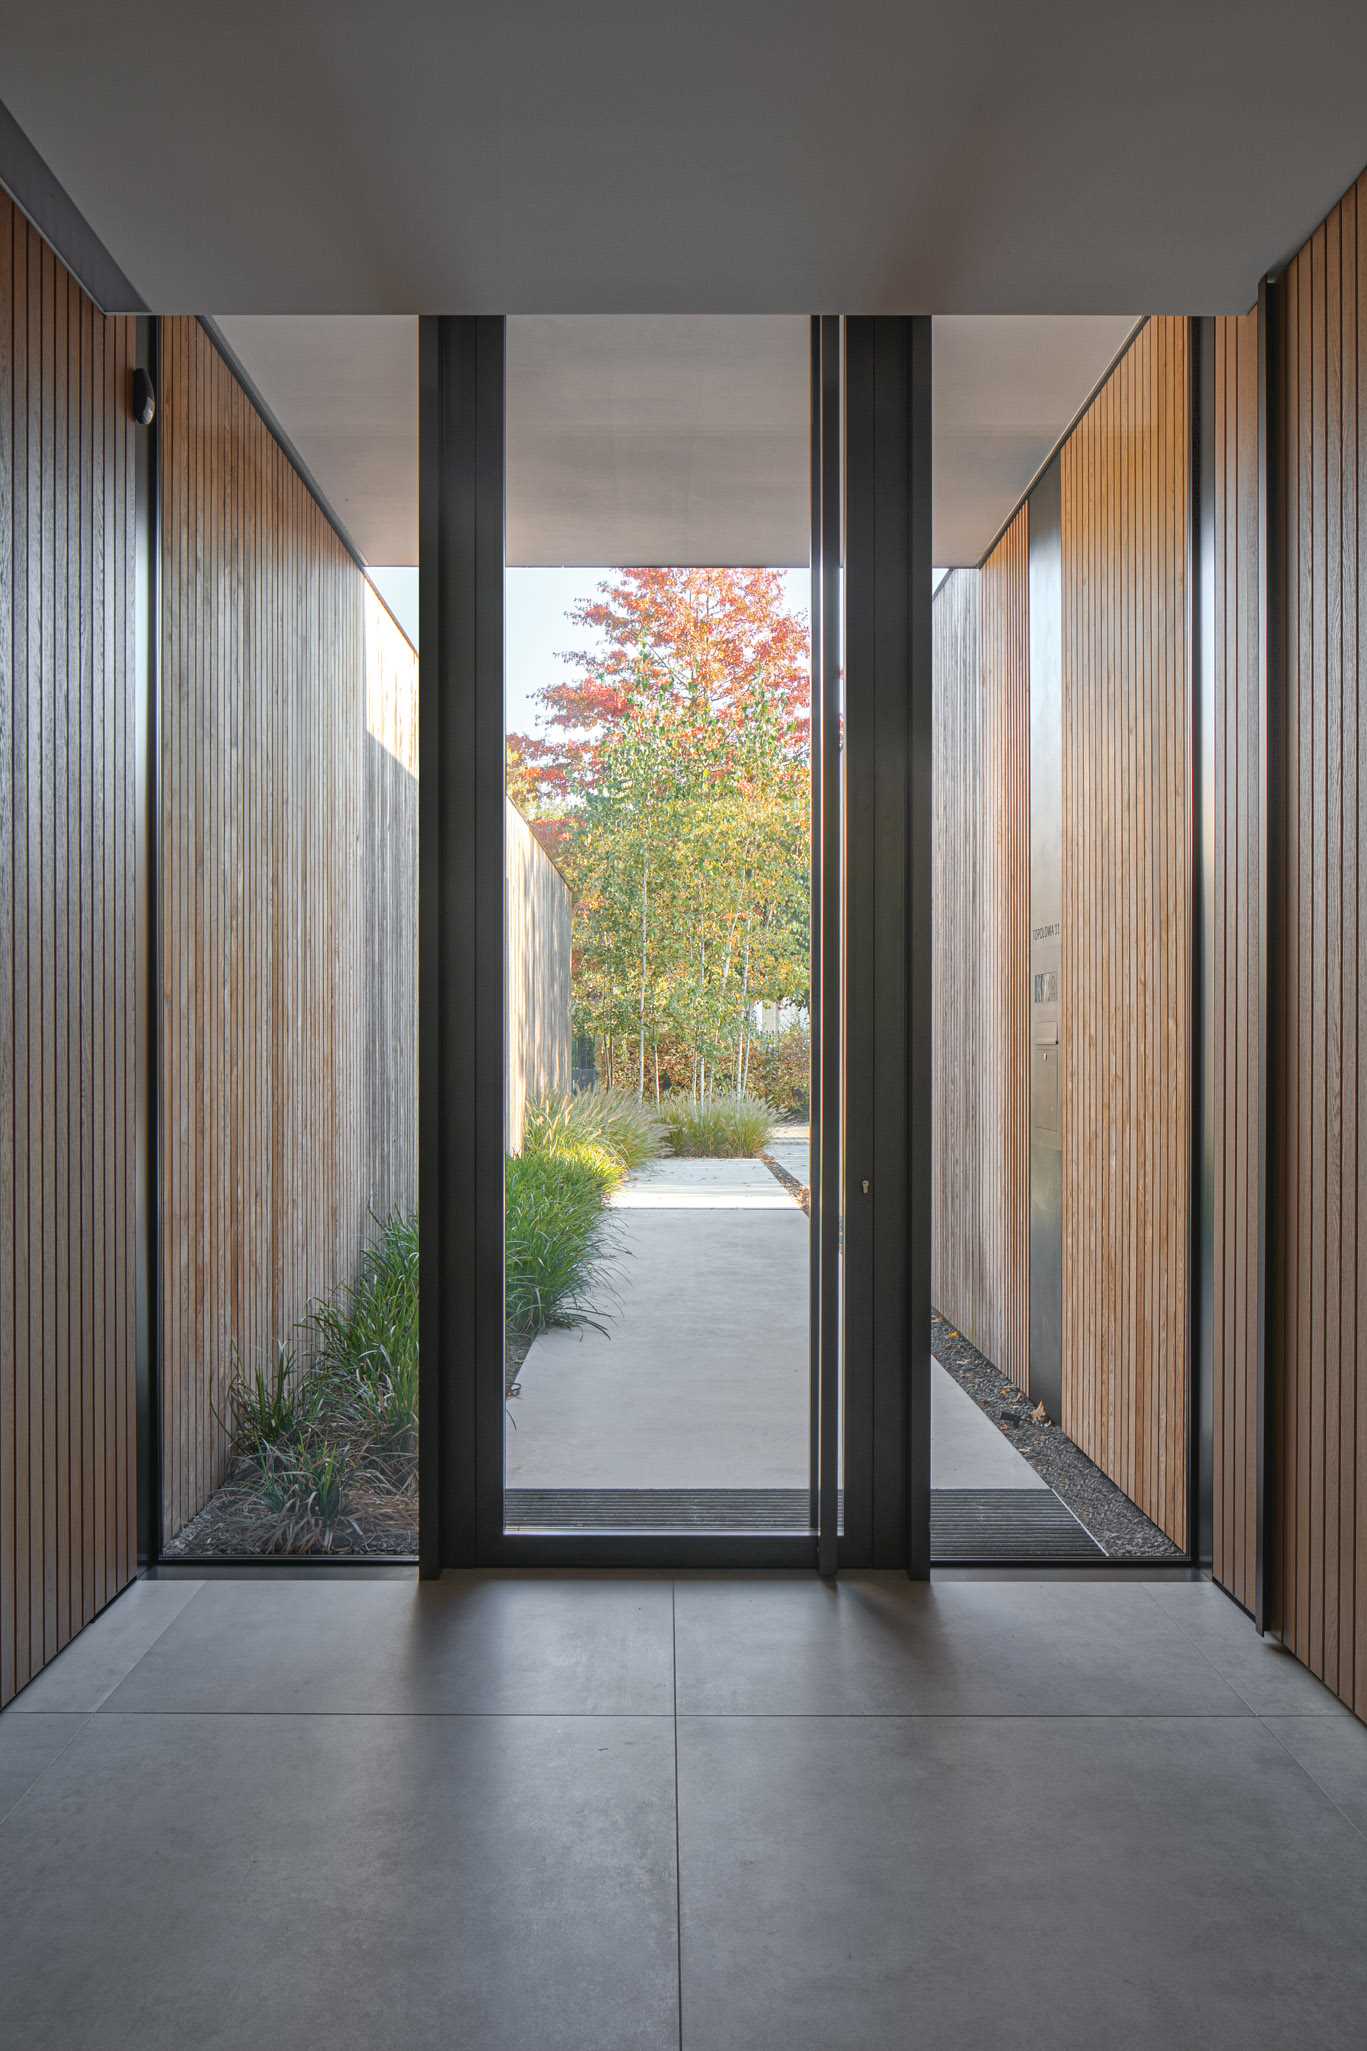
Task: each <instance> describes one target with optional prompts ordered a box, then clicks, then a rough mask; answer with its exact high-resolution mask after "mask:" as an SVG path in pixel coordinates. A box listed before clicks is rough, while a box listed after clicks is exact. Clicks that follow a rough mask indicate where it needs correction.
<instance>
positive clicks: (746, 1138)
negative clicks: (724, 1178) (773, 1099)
mask: <svg viewBox="0 0 1367 2051" xmlns="http://www.w3.org/2000/svg"><path fill="white" fill-rule="evenodd" d="M660 1115H661V1117H662V1118H663V1119H664V1122H665V1125H666V1127H667V1128H668V1132H669V1145H670V1150H671V1152H673V1153H675V1154H678V1155H682V1156H683V1157H684V1158H685V1159H689V1160H701V1159H704V1158H711V1159H713V1160H740V1159H749V1158H753V1157H754V1156H755V1155H756V1154H762V1153H763V1152H764V1150H765V1148H766V1147H767V1146H768V1144H769V1140H770V1137H771V1135H772V1133H773V1130H774V1125H775V1123H776V1122H777V1119H776V1113H775V1111H774V1107H773V1105H772V1104H766V1103H765V1101H764V1099H763V1097H750V1096H744V1095H742V1096H718V1097H704V1098H703V1100H702V1102H701V1103H699V1102H697V1101H696V1100H695V1099H694V1098H692V1097H684V1096H678V1097H674V1096H670V1097H666V1098H665V1100H664V1102H663V1104H662V1105H661V1106H660Z"/></svg>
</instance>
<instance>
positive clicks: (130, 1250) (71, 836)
mask: <svg viewBox="0 0 1367 2051" xmlns="http://www.w3.org/2000/svg"><path fill="white" fill-rule="evenodd" d="M133 348H134V330H133V324H132V322H131V321H128V320H122V319H118V320H115V319H106V318H105V317H104V316H103V315H102V314H101V313H100V312H99V311H98V310H97V309H96V307H95V306H94V304H93V302H92V301H91V300H90V299H88V298H87V297H86V295H85V293H84V292H83V291H82V290H81V288H80V286H79V285H78V284H77V283H76V281H75V279H74V278H73V277H72V276H71V274H70V273H69V272H68V271H67V270H66V269H65V267H64V266H63V265H62V264H61V263H60V262H59V261H58V259H57V258H56V257H55V256H54V255H53V252H52V250H51V249H50V248H49V247H48V245H47V244H46V243H45V242H44V241H43V240H42V238H41V237H40V236H39V235H38V234H37V232H36V231H35V230H34V229H33V228H32V227H30V226H29V224H28V222H27V221H26V220H25V219H24V217H23V215H22V214H20V213H19V212H18V210H17V209H16V208H15V207H14V206H13V205H12V203H11V202H10V200H9V199H8V198H7V197H6V196H5V195H4V194H3V193H0V1188H2V1189H3V1199H2V1201H0V1703H4V1702H6V1701H8V1700H9V1699H10V1698H11V1696H13V1695H14V1694H15V1693H16V1692H17V1691H18V1690H19V1689H20V1688H22V1687H23V1686H24V1685H25V1683H26V1682H27V1681H29V1680H31V1679H32V1677H33V1676H34V1674H36V1673H37V1672H38V1671H39V1670H40V1668H41V1667H43V1666H44V1665H45V1664H46V1662H47V1661H49V1660H50V1659H52V1658H53V1657H54V1656H55V1655H56V1654H57V1653H58V1652H60V1650H61V1649H62V1647H63V1646H64V1645H65V1644H66V1643H67V1642H68V1641H69V1640H70V1639H71V1638H72V1637H74V1636H75V1634H76V1632H77V1631H79V1630H80V1629H81V1627H82V1626H83V1625H84V1624H87V1623H89V1622H90V1620H91V1618H92V1617H93V1616H94V1615H95V1614H96V1612H97V1611H98V1610H99V1609H101V1608H102V1607H103V1606H104V1604H105V1603H107V1602H109V1601H110V1600H111V1598H112V1597H113V1596H115V1595H116V1594H117V1593H118V1592H119V1590H120V1589H121V1588H123V1587H124V1586H125V1585H126V1584H127V1583H128V1582H129V1581H130V1580H131V1579H132V1578H133V1575H134V1573H135V1572H136V1570H137V1505H136V1483H135V1455H136V1390H135V1351H134V1349H135V1344H136V1323H135V1320H136V1303H135V1292H134V1276H135V1271H136V1256H135V1250H134V1243H135V1238H136V1220H135V1211H134V1202H135V1189H134V1164H135V1158H136V1136H135V1132H134V1128H133V1103H134V1088H133V1081H134V1062H135V1058H136V1040H135V1032H134V1025H135V1003H136V992H135V984H134V978H135V961H136V943H135V925H136V900H135V874H134V823H135V815H134V794H135V787H134V776H135V752H136V751H135V736H136V700H135V685H136V671H135V659H134V631H133V630H134V589H135V576H134V570H135V561H134V535H135V531H136V520H135V472H134V441H133V437H134V435H135V433H136V431H137V430H136V429H134V427H133V426H132V423H131V420H130V418H129V405H128V393H129V379H130V375H131V369H132V364H133Z"/></svg>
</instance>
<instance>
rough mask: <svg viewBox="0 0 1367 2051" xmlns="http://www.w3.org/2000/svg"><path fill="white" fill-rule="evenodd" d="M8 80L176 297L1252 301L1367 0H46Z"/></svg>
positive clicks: (896, 308) (545, 306) (738, 304)
mask: <svg viewBox="0 0 1367 2051" xmlns="http://www.w3.org/2000/svg"><path fill="white" fill-rule="evenodd" d="M3 47H4V67H3V72H4V75H3V85H2V86H0V92H3V96H4V99H5V101H6V103H7V104H8V105H9V107H10V109H11V111H12V112H13V114H14V115H15V117H16V119H17V120H18V121H19V123H20V125H21V126H22V127H23V128H24V129H25V130H26V131H27V133H28V135H29V136H30V138H31V140H32V141H33V143H34V144H35V145H36V147H37V148H38V149H39V150H40V151H41V152H42V154H43V156H44V157H45V158H46V159H47V161H48V163H49V164H50V165H51V167H52V169H53V170H54V171H55V173H56V175H57V177H58V178H59V179H60V180H61V181H62V182H63V183H64V184H65V186H66V187H67V189H68V191H69V192H70V194H71V197H72V198H73V199H74V201H75V202H76V204H77V206H78V207H80V208H81V209H82V210H83V211H84V212H85V214H86V215H87V217H88V218H89V220H90V222H91V224H92V225H93V227H94V228H95V229H96V231H97V232H98V233H99V234H100V235H101V236H102V237H103V238H104V240H105V242H106V243H107V244H108V246H109V248H110V250H111V251H112V252H113V254H114V256H115V257H116V258H117V260H118V261H119V262H120V263H121V264H122V266H123V268H124V270H125V271H126V272H127V274H128V276H129V278H130V279H131V280H132V282H133V284H134V286H135V287H137V288H138V290H140V291H141V293H142V294H143V295H144V296H145V297H146V299H147V300H148V301H149V303H150V304H151V305H152V306H153V307H154V308H155V309H157V310H161V311H176V310H181V311H192V312H199V311H202V310H204V309H205V308H207V307H229V308H231V309H232V310H233V311H234V312H237V313H284V312H328V313H338V312H348V313H414V312H457V311H487V312H493V311H497V312H532V313H608V312H630V313H637V314H640V313H665V312H684V313H807V312H810V311H813V310H816V311H821V310H831V309H837V310H844V311H854V312H877V311H891V312H934V313H1012V314H1026V313H1028V314H1043V313H1055V314H1058V313H1093V314H1109V313H1113V312H1114V311H1115V310H1116V309H1117V308H1124V307H1135V306H1137V307H1143V308H1144V309H1146V310H1148V311H1152V312H1187V313H1197V312H1214V311H1222V310H1224V311H1233V310H1240V309H1242V308H1244V307H1246V306H1247V305H1248V304H1249V303H1250V301H1251V300H1252V298H1253V296H1254V292H1255V288H1256V285H1257V281H1258V278H1259V275H1260V274H1261V273H1262V272H1263V271H1264V270H1265V269H1266V268H1268V267H1269V266H1270V265H1272V264H1275V263H1276V262H1277V261H1279V260H1280V259H1281V258H1282V257H1284V256H1285V255H1286V254H1287V253H1288V252H1290V251H1291V250H1292V249H1294V248H1295V247H1296V246H1297V244H1299V242H1300V241H1301V240H1302V239H1303V238H1304V236H1305V235H1306V233H1307V232H1308V230H1309V229H1311V228H1312V227H1313V226H1314V225H1315V223H1316V222H1317V221H1318V220H1319V219H1320V218H1321V217H1322V216H1323V214H1324V213H1325V211H1326V210H1327V208H1328V207H1329V206H1330V205H1331V204H1332V203H1333V201H1334V200H1335V199H1336V198H1337V197H1338V195H1339V194H1340V193H1341V192H1342V191H1343V190H1344V188H1345V187H1346V186H1347V185H1348V184H1349V183H1350V182H1351V180H1352V179H1353V178H1354V176H1355V175H1356V174H1357V172H1358V171H1359V170H1360V169H1361V167H1362V163H1363V160H1364V157H1367V111H1365V109H1367V100H1365V99H1364V92H1363V84H1364V78H1367V7H1364V6H1362V4H1361V0H1299V4H1298V5H1296V6H1294V7H1292V6H1288V5H1286V0H1149V4H1147V5H1145V6H1135V5H1134V4H1132V0H1126V4H1125V5H1123V6H1121V5H1116V4H1113V0H1112V4H1107V0H1037V4H1035V5H1033V6H1010V5H1005V4H1003V0H955V4H952V5H950V4H946V0H936V4H934V5H929V4H923V5H912V4H907V0H845V4H844V5H842V6H840V7H833V6H831V5H829V4H828V0H726V4H725V5H724V6H718V5H712V4H709V0H704V4H703V5H702V6H701V7H698V6H695V7H693V8H685V9H680V8H679V7H677V6H676V7H670V8H665V7H651V6H648V5H642V4H641V0H580V4H578V5H574V6H566V5H565V4H564V0H466V4H464V5H461V6H459V7H457V6H453V5H451V4H450V0H390V4H389V5H388V6H385V7H376V6H375V5H374V4H373V0H365V4H364V5H362V4H360V0H269V4H267V0H233V4H231V5H225V4H224V0H145V4H143V5H141V6H138V7H134V8H133V9H131V10H130V9H128V8H119V7H112V6H109V5H107V4H103V0H43V4H42V5H41V6H35V5H31V6H28V7H26V8H22V9H20V8H17V7H12V8H10V9H9V10H7V18H6V22H5V32H4V42H3Z"/></svg>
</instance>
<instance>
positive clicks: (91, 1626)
mask: <svg viewBox="0 0 1367 2051" xmlns="http://www.w3.org/2000/svg"><path fill="white" fill-rule="evenodd" d="M157 1585H158V1584H157V1583H155V1582H151V1581H149V1580H148V1578H147V1576H146V1575H145V1574H142V1573H139V1574H138V1575H136V1576H135V1577H134V1579H133V1580H131V1581H130V1582H129V1583H128V1586H127V1587H126V1588H121V1589H120V1590H119V1592H118V1594H117V1595H115V1596H111V1598H110V1600H109V1601H108V1602H107V1603H106V1604H105V1605H104V1608H103V1609H102V1610H100V1611H98V1612H97V1614H96V1615H95V1616H93V1617H92V1618H91V1620H90V1622H89V1623H88V1624H87V1625H85V1626H84V1628H83V1629H82V1630H80V1631H78V1632H77V1633H76V1636H75V1637H74V1638H72V1639H71V1640H70V1642H69V1643H68V1644H66V1645H64V1646H63V1648H62V1650H61V1651H60V1652H59V1653H58V1654H57V1657H56V1658H55V1659H54V1660H52V1661H50V1662H49V1663H48V1665H46V1666H45V1667H42V1668H41V1669H40V1670H39V1671H38V1672H37V1673H36V1674H35V1675H34V1676H33V1680H32V1682H31V1683H30V1685H29V1687H28V1688H26V1689H24V1691H23V1693H22V1694H20V1695H19V1696H18V1697H17V1699H16V1700H15V1701H14V1702H12V1703H10V1704H9V1709H11V1710H13V1709H18V1710H19V1712H20V1714H22V1715H29V1714H33V1713H35V1712H37V1711H40V1710H41V1712H42V1714H43V1715H44V1716H61V1715H70V1716H91V1715H94V1713H95V1712H96V1711H97V1710H98V1709H99V1708H100V1707H101V1706H102V1704H103V1703H105V1702H107V1701H108V1700H109V1697H110V1696H111V1695H112V1694H114V1692H115V1691H116V1689H119V1688H121V1687H122V1686H123V1684H124V1682H125V1681H126V1680H127V1679H128V1678H129V1676H130V1675H132V1674H134V1673H136V1671H137V1669H138V1668H139V1667H140V1666H141V1664H142V1662H143V1660H144V1659H146V1657H147V1655H148V1653H149V1652H151V1651H153V1650H154V1648H155V1647H156V1646H157V1645H158V1644H160V1642H161V1640H162V1639H163V1638H164V1637H165V1636H166V1633H167V1632H168V1631H169V1630H170V1628H171V1626H172V1625H173V1624H174V1623H177V1622H178V1621H179V1619H180V1618H181V1617H183V1616H184V1615H185V1613H186V1611H187V1610H189V1609H191V1608H193V1606H194V1604H195V1602H196V1601H197V1599H198V1598H199V1596H200V1595H202V1594H203V1592H204V1588H205V1585H206V1584H205V1583H204V1582H203V1581H199V1582H195V1583H193V1584H188V1585H189V1586H190V1592H189V1594H188V1595H187V1596H186V1597H185V1600H184V1601H183V1602H179V1603H177V1604H176V1605H175V1607H174V1608H172V1607H171V1605H170V1603H167V1604H166V1608H167V1609H168V1611H169V1614H168V1615H167V1617H166V1618H165V1620H164V1621H163V1623H162V1625H161V1628H160V1629H159V1630H158V1631H156V1632H155V1634H154V1635H153V1636H152V1637H151V1638H149V1639H148V1641H147V1643H146V1644H145V1645H144V1646H143V1647H142V1650H141V1651H140V1652H139V1653H138V1654H137V1656H136V1657H135V1659H134V1660H133V1663H132V1665H131V1666H130V1667H129V1668H128V1670H127V1672H125V1673H121V1674H116V1675H115V1677H114V1679H113V1680H112V1681H110V1683H109V1685H108V1687H106V1688H105V1690H104V1692H103V1694H101V1695H100V1696H99V1697H98V1698H97V1699H96V1700H94V1701H87V1702H84V1703H82V1704H81V1706H80V1708H79V1709H73V1710H63V1709H62V1708H61V1707H60V1705H59V1706H56V1707H51V1708H50V1707H49V1706H48V1705H47V1703H46V1702H45V1701H44V1699H43V1694H44V1692H46V1691H45V1689H44V1683H47V1684H48V1685H49V1686H50V1685H51V1682H52V1681H53V1680H56V1679H58V1678H59V1677H60V1675H61V1667H62V1661H63V1660H64V1659H66V1658H67V1657H68V1656H71V1657H75V1658H77V1659H80V1658H82V1657H83V1656H85V1655H88V1653H89V1651H90V1648H91V1647H92V1646H94V1645H96V1644H98V1643H99V1642H100V1631H101V1626H102V1625H104V1624H105V1623H107V1622H108V1620H109V1619H110V1618H111V1617H113V1616H114V1614H115V1612H116V1611H119V1613H120V1615H126V1614H127V1612H126V1610H124V1611H120V1610H119V1606H120V1604H125V1605H126V1604H127V1603H128V1602H129V1600H130V1598H133V1599H136V1594H137V1591H138V1590H139V1589H144V1588H149V1587H155V1586H157ZM180 1585H181V1586H182V1587H184V1586H186V1585H187V1584H186V1583H185V1582H181V1584H180ZM40 1691H41V1692H40ZM25 1696H27V1697H28V1700H27V1701H25V1699H24V1698H25ZM7 1713H8V1712H7Z"/></svg>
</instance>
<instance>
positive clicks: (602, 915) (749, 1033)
mask: <svg viewBox="0 0 1367 2051" xmlns="http://www.w3.org/2000/svg"><path fill="white" fill-rule="evenodd" d="M571 619H572V620H573V621H574V622H575V624H577V625H580V626H585V627H590V628H592V629H594V630H596V631H597V633H598V635H599V636H600V646H599V647H598V648H597V649H596V650H593V651H590V652H586V653H581V654H578V655H573V656H571V657H570V658H569V660H570V662H571V663H572V664H573V665H574V668H575V670H576V672H577V674H576V675H574V676H573V677H572V678H571V679H569V680H568V681H566V682H563V683H559V684H553V685H550V686H548V687H547V688H546V689H545V690H543V691H542V692H541V693H540V694H539V697H540V702H541V704H542V706H543V708H544V711H545V715H546V719H545V727H546V730H545V731H544V732H543V733H541V734H537V735H514V736H511V737H510V741H509V790H510V792H511V794H512V795H513V796H514V798H515V799H516V801H517V802H518V803H519V804H521V806H522V807H523V809H524V811H526V812H527V814H528V816H529V817H530V818H531V819H532V820H533V824H534V831H536V832H537V834H538V836H539V837H540V838H541V839H542V840H543V841H544V842H545V843H546V844H547V845H548V846H549V847H550V848H551V849H552V851H553V852H554V853H555V856H556V859H557V861H558V862H559V863H560V865H561V867H562V869H563V870H564V872H565V873H566V875H567V877H568V879H569V882H570V886H571V889H572V891H573V893H574V899H575V918H574V936H575V948H574V1000H575V1023H576V1029H577V1030H579V1031H580V1032H584V1033H588V1034H591V1035H592V1037H593V1038H594V1040H595V1041H596V1042H597V1045H598V1049H599V1065H600V1070H601V1071H602V1073H603V1074H604V1076H605V1079H606V1078H610V1079H611V1080H613V1081H616V1082H619V1083H628V1084H629V1085H630V1086H631V1087H633V1088H635V1089H636V1090H637V1091H638V1093H639V1094H641V1095H643V1096H644V1095H646V1094H647V1093H648V1092H652V1091H653V1092H654V1093H655V1094H657V1095H658V1093H659V1090H660V1087H661V1083H662V1081H664V1082H668V1083H671V1084H672V1085H673V1086H674V1087H676V1088H677V1087H685V1086H686V1087H687V1088H689V1089H690V1090H691V1091H692V1092H693V1093H694V1095H696V1096H704V1095H707V1094H708V1093H709V1092H711V1091H713V1090H717V1089H742V1088H744V1087H745V1084H746V1082H747V1080H748V1065H749V1052H750V1045H751V1041H752V1038H753V1018H754V1008H755V1006H756V1005H757V1004H758V1003H760V1002H764V1001H767V1002H771V1003H788V1004H791V1005H794V1006H796V1007H805V1005H806V1002H807V995H808V980H809V961H808V879H809V861H810V852H809V849H810V840H809V764H810V725H809V702H810V686H809V669H808V641H807V630H806V625H805V622H804V621H802V620H801V619H800V618H798V617H796V616H794V615H793V614H792V613H790V612H789V611H788V610H787V609H786V607H785V606H784V603H783V586H782V580H781V578H780V576H779V574H778V572H776V571H772V570H737V569H689V570H685V569H627V570H621V571H618V572H616V573H615V574H614V576H613V578H612V579H611V580H609V581H608V582H605V583H604V584H603V585H601V586H600V587H599V591H598V593H597V595H596V596H595V597H594V598H593V599H592V600H590V601H588V602H587V603H586V604H584V605H582V606H579V607H578V608H576V609H575V611H574V612H573V613H572V614H571Z"/></svg>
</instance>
